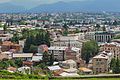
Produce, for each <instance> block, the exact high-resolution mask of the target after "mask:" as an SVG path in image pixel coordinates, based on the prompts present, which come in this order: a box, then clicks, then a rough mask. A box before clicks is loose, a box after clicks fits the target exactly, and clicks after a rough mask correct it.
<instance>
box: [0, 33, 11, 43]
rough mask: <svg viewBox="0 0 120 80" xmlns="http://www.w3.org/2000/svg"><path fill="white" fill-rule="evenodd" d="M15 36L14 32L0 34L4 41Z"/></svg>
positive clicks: (0, 38)
mask: <svg viewBox="0 0 120 80" xmlns="http://www.w3.org/2000/svg"><path fill="white" fill-rule="evenodd" d="M12 37H13V35H12V34H0V40H2V41H6V40H9V39H11V38H12Z"/></svg>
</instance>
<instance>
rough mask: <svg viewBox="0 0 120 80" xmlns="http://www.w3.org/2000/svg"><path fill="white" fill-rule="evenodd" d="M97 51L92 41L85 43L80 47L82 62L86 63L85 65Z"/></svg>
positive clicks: (94, 42)
mask: <svg viewBox="0 0 120 80" xmlns="http://www.w3.org/2000/svg"><path fill="white" fill-rule="evenodd" d="M98 50H99V47H98V44H97V42H96V41H94V40H91V41H87V42H85V43H84V44H83V46H82V54H81V57H82V59H83V60H85V61H86V63H88V62H89V60H90V59H91V58H92V57H93V56H95V55H97V54H98Z"/></svg>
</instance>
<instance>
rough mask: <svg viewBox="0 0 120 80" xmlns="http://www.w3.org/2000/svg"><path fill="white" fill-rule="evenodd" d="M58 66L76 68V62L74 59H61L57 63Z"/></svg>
mask: <svg viewBox="0 0 120 80" xmlns="http://www.w3.org/2000/svg"><path fill="white" fill-rule="evenodd" d="M59 65H60V67H62V68H66V69H69V68H77V64H76V62H75V61H74V60H72V59H71V60H66V61H62V62H60V63H59Z"/></svg>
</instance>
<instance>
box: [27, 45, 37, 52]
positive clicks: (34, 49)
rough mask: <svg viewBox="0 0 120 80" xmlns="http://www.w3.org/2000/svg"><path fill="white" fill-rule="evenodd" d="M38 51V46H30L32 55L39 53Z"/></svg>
mask: <svg viewBox="0 0 120 80" xmlns="http://www.w3.org/2000/svg"><path fill="white" fill-rule="evenodd" d="M37 50H38V47H37V46H34V45H31V46H30V49H29V51H30V52H31V53H37Z"/></svg>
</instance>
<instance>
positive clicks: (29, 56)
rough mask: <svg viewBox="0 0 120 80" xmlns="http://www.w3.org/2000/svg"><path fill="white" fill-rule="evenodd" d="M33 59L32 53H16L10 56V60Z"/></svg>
mask: <svg viewBox="0 0 120 80" xmlns="http://www.w3.org/2000/svg"><path fill="white" fill-rule="evenodd" d="M32 57H33V53H17V54H12V58H13V59H14V58H21V59H23V60H26V61H31V60H32Z"/></svg>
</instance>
